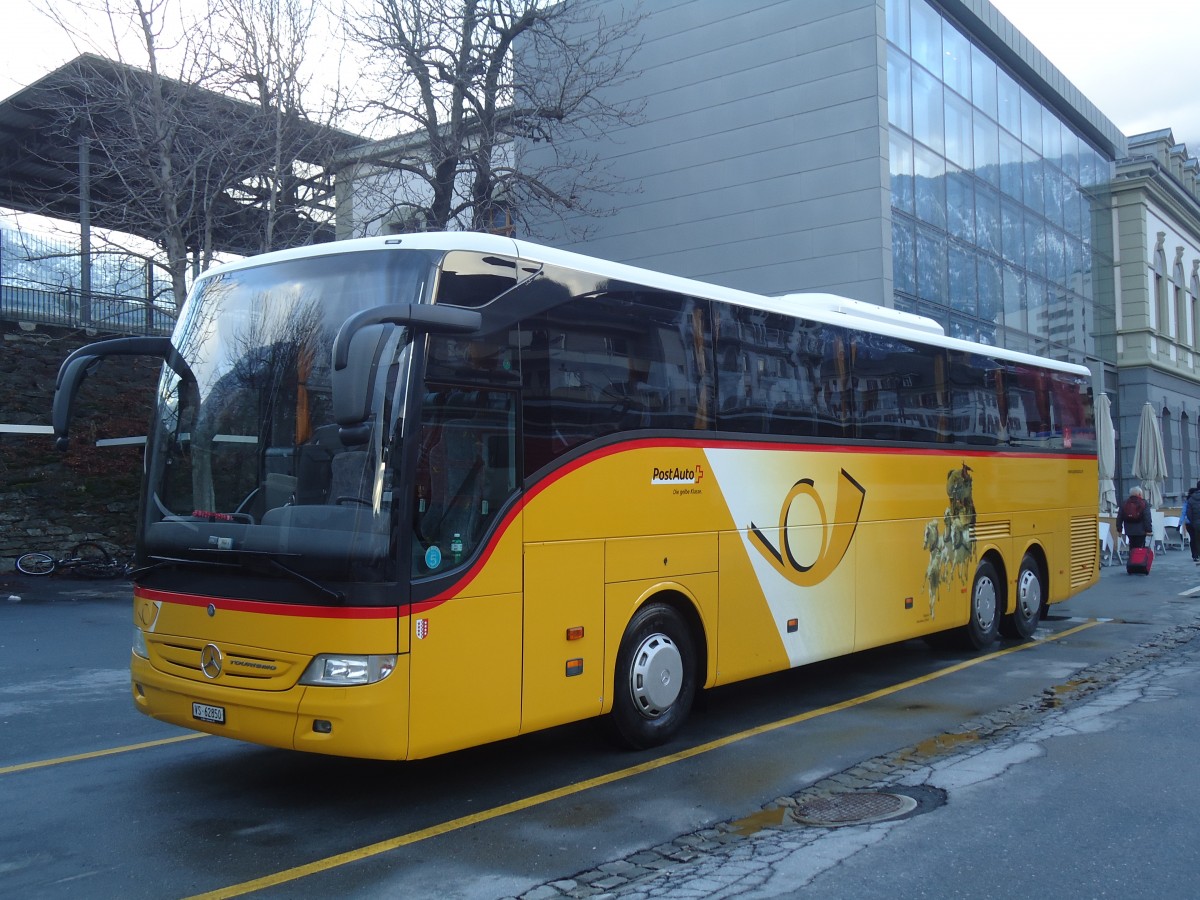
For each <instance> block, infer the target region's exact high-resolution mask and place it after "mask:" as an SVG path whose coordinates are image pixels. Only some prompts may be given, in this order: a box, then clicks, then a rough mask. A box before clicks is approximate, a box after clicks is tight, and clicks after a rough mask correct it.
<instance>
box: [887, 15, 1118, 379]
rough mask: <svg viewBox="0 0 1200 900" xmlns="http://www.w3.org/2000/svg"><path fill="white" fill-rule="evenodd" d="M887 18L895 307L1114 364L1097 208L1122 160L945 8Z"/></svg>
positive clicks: (1002, 340)
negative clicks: (1103, 338) (1100, 338)
mask: <svg viewBox="0 0 1200 900" xmlns="http://www.w3.org/2000/svg"><path fill="white" fill-rule="evenodd" d="M886 9H887V81H888V84H887V87H888V136H889V144H890V153H889V159H890V169H891V172H890V175H891V202H892V257H893V288H894V293H895V302H896V307H897V308H898V309H904V310H909V311H913V312H919V313H921V314H922V315H926V316H930V317H931V318H934V319H937V320H938V321H939V322H941V324H942V325H943V326H944V327H945V328H946V329H947V332H948V333H949V334H952V335H955V336H957V337H963V338H967V339H970V340H978V341H981V342H983V343H987V344H993V345H997V346H1003V347H1009V348H1011V349H1014V350H1021V351H1026V352H1034V353H1038V354H1042V355H1046V356H1051V357H1054V358H1057V359H1069V360H1071V361H1072V362H1078V363H1086V362H1087V361H1088V358H1089V357H1090V358H1092V359H1095V358H1097V356H1100V357H1101V358H1104V357H1110V353H1111V351H1110V349H1109V348H1108V347H1104V346H1101V347H1097V343H1096V342H1097V331H1098V330H1100V331H1101V333H1103V331H1104V327H1103V326H1104V324H1105V322H1106V319H1107V318H1108V317H1106V316H1105V314H1104V309H1103V307H1104V305H1105V304H1104V301H1103V300H1101V301H1099V302H1098V300H1097V296H1096V294H1097V281H1098V279H1101V280H1103V279H1105V278H1106V276H1104V275H1103V274H1101V273H1105V272H1111V271H1112V250H1111V246H1112V245H1111V237H1110V236H1103V235H1107V231H1106V228H1107V226H1106V224H1105V223H1106V219H1105V218H1104V217H1103V216H1096V215H1094V213H1093V210H1094V203H1095V199H1096V189H1097V188H1099V187H1101V186H1103V185H1105V184H1107V183H1108V182H1109V181H1110V180H1111V177H1112V166H1113V162H1112V160H1110V159H1109V158H1108V157H1106V156H1105V155H1104V154H1102V153H1101V152H1100V151H1098V150H1097V149H1096V148H1095V147H1094V146H1092V145H1091V144H1090V143H1089V142H1088V141H1087V140H1086V139H1085V138H1084V137H1083V135H1082V134H1081V133H1080V131H1079V130H1077V129H1075V128H1074V127H1072V125H1071V124H1069V123H1068V122H1067V121H1066V120H1065V119H1064V118H1063V117H1062V116H1060V115H1059V114H1058V113H1057V112H1056V111H1055V110H1054V109H1053V108H1051V107H1050V106H1049V105H1047V104H1046V103H1044V102H1042V100H1041V99H1039V97H1038V96H1037V95H1036V94H1034V93H1033V92H1032V91H1030V90H1029V89H1028V87H1027V86H1026V85H1024V84H1022V83H1020V81H1018V79H1017V78H1016V77H1014V75H1013V74H1012V72H1011V71H1010V70H1009V69H1008V68H1006V66H1005V65H1004V64H1002V63H1001V62H999V61H998V60H997V58H996V57H995V56H994V55H992V54H991V53H990V52H989V51H988V50H986V49H985V48H984V47H983V46H982V45H981V44H979V43H978V42H976V40H974V39H973V38H972V37H969V36H968V34H967V33H966V31H965V30H963V29H961V28H960V27H959V26H957V25H956V24H955V22H954V21H952V20H951V19H950V18H948V17H947V16H946V15H944V14H943V13H942V12H941V11H940V10H939V9H938V8H937V7H935V6H933V5H932V4H930V3H928V2H926V0H887V4H886ZM1094 276H1095V277H1094ZM1108 306H1110V307H1111V301H1109V303H1108ZM1098 307H1099V309H1098ZM1098 325H1100V326H1101V327H1100V328H1099V329H1098ZM1110 361H1111V359H1110Z"/></svg>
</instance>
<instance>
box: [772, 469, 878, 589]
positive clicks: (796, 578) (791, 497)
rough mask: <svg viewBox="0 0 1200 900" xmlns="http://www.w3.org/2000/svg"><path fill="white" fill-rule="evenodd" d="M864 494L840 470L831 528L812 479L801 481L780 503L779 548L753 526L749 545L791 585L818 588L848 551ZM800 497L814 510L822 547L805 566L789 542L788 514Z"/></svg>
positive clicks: (864, 497) (860, 511)
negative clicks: (805, 499)
mask: <svg viewBox="0 0 1200 900" xmlns="http://www.w3.org/2000/svg"><path fill="white" fill-rule="evenodd" d="M866 495H867V490H866V488H864V487H863V486H862V485H861V484H859V483H858V482H857V481H855V480H854V478H852V477H851V475H850V473H849V472H847V471H846V470H845V469H842V470H841V476H840V478H839V479H838V488H837V500H836V502H835V505H834V516H833V524H832V525H830V524H829V519H828V518H827V517H826V515H825V504H824V503H823V502H822V500H821V495H820V494H819V493H817V489H816V486H815V485H814V484H813V480H812V479H811V478H802V479H801V480H800V481H797V482H796V483H795V484H794V485H792V489H791V490H790V491H788V494H787V496H786V497H784V499H783V505H782V506H781V507H780V509H779V547H778V548H777V547H775V545H774V544H772V543H771V542H770V540H768V539H767V536H766V535H765V534H763V533H762V530H761V529H760V528H759V527H758V526H757V525H755V524H754V523H753V522H751V523H750V543H752V544H753V545H754V546H755V548H756V549H757V550H758V552H759V553H761V554H762V555H763V558H764V559H766V561H767V562H769V563H770V564H771V566H772V567H773V568H774V569H775V571H776V572H778V573H779V574H780V575H782V576H783V577H784V578H786V579H787V580H788V581H790V582H792V584H796V585H799V586H800V587H812V586H813V585H815V584H820V583H821V582H822V581H824V580H825V579H826V578H828V577H829V576H830V574H832V573H833V570H834V569H836V568H837V567H838V564H839V563H841V561H842V558H843V557H844V556H845V555H846V551H847V550H849V549H850V541H851V540H853V539H854V532H855V530H856V529H857V528H858V518H859V516H861V515H862V507H863V501H864V500H865V499H866ZM799 497H808V498H809V499H810V500H811V501H812V503H813V504H814V505H815V506H816V508H817V518H818V520H819V524H820V529H821V530H820V535H821V546H820V549H819V550H818V551H817V555H816V558H815V559H814V560H812V561H811V562H809V563H807V564H805V563H802V562H800V560H798V559H796V557H795V555H794V554H793V553H792V548H791V545H790V544H789V542H788V514H789V513H790V512H791V509H792V504H793V503H795V502H796V499H797V498H799Z"/></svg>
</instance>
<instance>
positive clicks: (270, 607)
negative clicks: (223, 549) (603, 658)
mask: <svg viewBox="0 0 1200 900" xmlns="http://www.w3.org/2000/svg"><path fill="white" fill-rule="evenodd" d="M134 594H135V596H137V597H141V598H144V599H146V600H157V601H160V602H162V603H175V604H178V605H179V606H203V607H207V606H208V605H209V604H212V606H214V607H215V608H216V609H221V610H227V611H229V612H249V613H260V614H264V615H269V616H298V617H300V618H309V619H395V618H397V617H398V616H399V614H400V609H399V607H397V606H336V607H335V606H308V605H306V604H299V603H268V602H266V601H263V600H230V599H227V598H224V597H220V598H217V597H201V596H199V595H196V594H176V593H174V592H173V591H156V590H150V589H148V588H137V589H136V590H135V592H134Z"/></svg>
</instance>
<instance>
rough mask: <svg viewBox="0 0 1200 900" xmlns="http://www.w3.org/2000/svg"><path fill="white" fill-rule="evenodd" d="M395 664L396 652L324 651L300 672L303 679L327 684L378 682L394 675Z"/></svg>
mask: <svg viewBox="0 0 1200 900" xmlns="http://www.w3.org/2000/svg"><path fill="white" fill-rule="evenodd" d="M395 668H396V656H395V654H391V655H371V656H358V655H350V654H344V653H322V654H320V655H318V656H315V657H313V661H312V662H310V663H309V664H308V668H307V669H305V670H304V674H303V675H302V676H300V683H301V684H308V685H319V686H324V687H347V686H350V685H355V684H374V683H375V682H377V681H383V679H385V678H387V677H388V676H389V675H391V674H392V670H393V669H395Z"/></svg>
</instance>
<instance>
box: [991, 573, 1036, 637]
mask: <svg viewBox="0 0 1200 900" xmlns="http://www.w3.org/2000/svg"><path fill="white" fill-rule="evenodd" d="M1045 597H1046V586H1045V584H1044V582H1043V581H1042V567H1041V566H1039V565H1038V562H1037V560H1036V559H1034V557H1033V554H1031V553H1026V554H1025V558H1024V559H1022V560H1021V571H1020V572H1018V573H1017V605H1016V609H1014V610H1013V612H1012V615H1009V616H1005V617H1004V618H1003V619H1001V620H1000V633H1001V634H1002V635H1004V636H1005V637H1008V638H1020V639H1021V640H1028V639H1029V638H1031V637H1033V633H1034V632H1035V631H1037V627H1038V623H1039V622H1040V621H1041V620H1042V608H1043V606H1044V605H1045V602H1046V601H1045Z"/></svg>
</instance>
